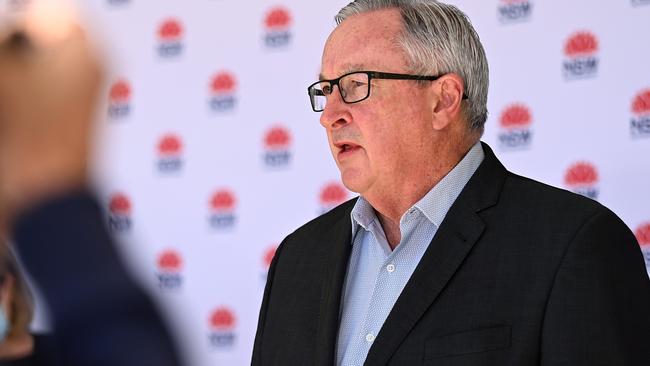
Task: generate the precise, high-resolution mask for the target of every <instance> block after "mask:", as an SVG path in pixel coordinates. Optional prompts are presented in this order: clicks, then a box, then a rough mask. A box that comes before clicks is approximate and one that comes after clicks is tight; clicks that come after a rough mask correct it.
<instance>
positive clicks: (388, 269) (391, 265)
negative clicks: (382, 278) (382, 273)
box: [386, 263, 395, 273]
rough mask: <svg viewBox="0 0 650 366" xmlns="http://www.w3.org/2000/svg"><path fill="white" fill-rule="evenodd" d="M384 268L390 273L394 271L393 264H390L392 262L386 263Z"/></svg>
mask: <svg viewBox="0 0 650 366" xmlns="http://www.w3.org/2000/svg"><path fill="white" fill-rule="evenodd" d="M386 270H387V271H388V272H390V273H393V272H395V265H394V264H392V263H391V264H389V265H387V266H386Z"/></svg>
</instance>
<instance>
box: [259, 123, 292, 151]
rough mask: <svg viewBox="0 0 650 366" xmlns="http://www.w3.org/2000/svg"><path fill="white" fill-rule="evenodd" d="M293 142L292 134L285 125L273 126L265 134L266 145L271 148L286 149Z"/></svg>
mask: <svg viewBox="0 0 650 366" xmlns="http://www.w3.org/2000/svg"><path fill="white" fill-rule="evenodd" d="M290 143H291V135H290V134H289V131H288V130H287V129H286V128H284V127H273V128H271V129H270V130H268V131H267V132H266V135H265V136H264V145H265V146H266V147H267V148H269V149H286V148H287V147H288V146H289V144H290Z"/></svg>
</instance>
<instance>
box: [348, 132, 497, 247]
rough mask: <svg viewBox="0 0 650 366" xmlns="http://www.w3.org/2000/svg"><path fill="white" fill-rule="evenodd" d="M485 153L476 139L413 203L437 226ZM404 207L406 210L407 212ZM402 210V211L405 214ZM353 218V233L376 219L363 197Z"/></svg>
mask: <svg viewBox="0 0 650 366" xmlns="http://www.w3.org/2000/svg"><path fill="white" fill-rule="evenodd" d="M484 157H485V154H484V152H483V147H482V146H481V142H480V141H479V142H477V143H476V144H474V146H472V148H471V149H470V150H469V152H467V154H465V157H463V159H462V160H461V161H460V162H459V163H458V164H456V166H455V167H454V168H453V169H452V170H451V171H450V172H449V173H447V175H445V176H444V177H443V178H442V179H441V180H440V182H438V184H436V185H435V186H434V187H433V188H431V190H430V191H429V192H427V194H425V195H424V197H422V198H421V199H420V200H419V201H418V202H416V203H415V204H414V205H413V208H416V209H418V210H419V211H420V212H422V213H423V214H424V216H425V217H426V218H427V219H428V220H429V221H430V222H432V223H433V224H434V225H436V226H437V227H440V224H441V223H442V220H443V219H444V218H445V216H446V215H447V211H449V209H450V208H451V205H452V204H453V203H454V201H456V198H458V195H460V192H461V191H462V190H463V188H465V185H466V184H467V182H468V181H469V179H470V178H471V177H472V175H473V174H474V172H475V171H476V169H477V168H478V167H479V165H481V162H482V161H483V158H484ZM410 211H411V209H409V210H407V211H406V213H408V212H410ZM406 213H405V214H406ZM350 218H351V220H352V234H353V235H354V234H355V233H356V232H357V230H358V229H359V226H361V227H363V228H364V229H366V230H370V225H371V224H372V223H373V222H374V221H375V220H376V219H377V216H376V215H375V210H374V209H373V208H372V206H371V205H370V203H369V202H368V201H366V199H365V198H363V197H359V199H358V200H357V202H356V203H355V205H354V207H353V208H352V212H351V214H350Z"/></svg>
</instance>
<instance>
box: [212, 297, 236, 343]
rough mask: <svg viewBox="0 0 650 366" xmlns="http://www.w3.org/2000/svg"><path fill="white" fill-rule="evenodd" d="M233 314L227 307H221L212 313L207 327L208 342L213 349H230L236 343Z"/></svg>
mask: <svg viewBox="0 0 650 366" xmlns="http://www.w3.org/2000/svg"><path fill="white" fill-rule="evenodd" d="M235 323H236V319H235V313H234V312H233V311H232V310H231V309H230V308H228V307H225V306H221V307H218V308H217V309H215V310H214V311H212V313H211V314H210V317H209V320H208V325H209V328H210V330H209V333H208V341H209V342H210V346H212V347H213V348H215V349H224V348H232V346H233V345H234V344H235V341H236V337H237V335H236V333H235Z"/></svg>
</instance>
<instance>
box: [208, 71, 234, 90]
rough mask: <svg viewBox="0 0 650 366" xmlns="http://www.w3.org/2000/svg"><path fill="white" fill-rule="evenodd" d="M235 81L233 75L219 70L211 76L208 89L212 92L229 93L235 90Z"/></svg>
mask: <svg viewBox="0 0 650 366" xmlns="http://www.w3.org/2000/svg"><path fill="white" fill-rule="evenodd" d="M236 86H237V82H236V81H235V76H234V75H233V74H231V73H229V72H220V73H218V74H216V75H215V76H214V77H213V78H212V82H211V83H210V91H211V92H212V93H213V94H217V95H219V94H230V93H232V92H234V91H235V88H236Z"/></svg>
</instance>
